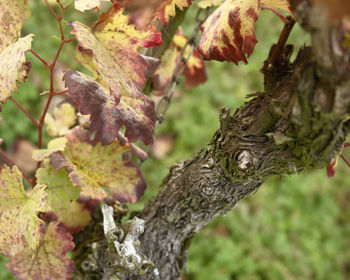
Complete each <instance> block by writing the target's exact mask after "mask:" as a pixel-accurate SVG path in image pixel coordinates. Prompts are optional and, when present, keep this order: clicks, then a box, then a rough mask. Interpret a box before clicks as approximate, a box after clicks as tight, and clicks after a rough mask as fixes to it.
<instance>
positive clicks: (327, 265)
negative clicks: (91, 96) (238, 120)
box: [0, 0, 350, 280]
mask: <svg viewBox="0 0 350 280" xmlns="http://www.w3.org/2000/svg"><path fill="white" fill-rule="evenodd" d="M29 2H30V3H31V8H32V11H33V15H32V17H31V18H30V19H29V20H28V22H27V23H26V24H25V29H24V33H25V34H27V33H35V34H36V36H35V43H34V45H33V49H34V50H35V51H36V52H37V53H39V54H40V55H42V56H43V57H44V58H52V57H53V56H54V54H55V52H56V49H57V47H58V43H59V42H58V40H57V39H55V38H52V35H56V36H57V35H58V29H57V26H56V23H55V21H54V20H53V18H52V17H51V16H50V14H49V12H48V10H47V8H46V7H45V6H43V4H42V2H43V1H39V0H37V1H35V0H32V1H29ZM195 10H196V8H195V7H193V8H191V9H190V10H189V12H188V15H187V18H186V22H185V23H184V25H183V29H184V31H185V33H186V34H187V35H188V36H189V35H190V34H191V30H192V28H193V22H194V14H195V12H196V11H195ZM77 18H78V19H79V20H81V21H83V22H86V23H88V22H91V21H92V20H93V19H94V16H91V15H89V16H88V17H87V16H84V14H82V13H79V12H74V13H73V12H72V13H69V14H68V15H67V20H69V19H77ZM282 28H283V23H282V22H281V21H280V20H279V19H278V18H277V17H276V16H275V15H273V14H272V13H271V12H268V11H263V12H262V13H261V15H260V18H259V20H258V22H257V24H256V35H257V39H258V41H259V43H258V44H257V46H256V48H255V51H254V53H253V55H252V56H251V57H250V58H249V64H248V65H243V64H240V65H239V66H236V65H234V64H229V63H218V62H208V63H206V66H207V72H208V76H209V80H208V82H207V83H206V84H204V85H201V86H199V87H198V88H196V89H193V90H189V91H185V90H184V89H183V86H182V85H181V86H180V87H179V88H178V90H177V92H176V96H175V99H174V101H173V104H172V105H171V108H170V110H169V112H168V115H167V117H166V120H165V122H164V123H163V124H162V125H161V126H160V127H159V129H158V130H157V136H158V138H157V142H156V145H155V150H154V151H153V155H154V157H151V158H150V159H149V160H147V161H146V162H145V163H144V164H143V166H142V169H143V172H144V176H145V177H146V180H147V183H148V190H147V192H146V195H145V196H144V198H143V199H142V200H141V202H140V203H137V204H135V205H131V206H130V208H131V209H132V210H137V209H142V207H143V204H144V203H145V201H147V200H148V199H149V198H150V197H152V196H153V195H155V194H156V192H157V191H158V190H159V186H160V184H161V181H162V178H164V176H165V175H166V174H167V172H168V170H169V168H170V167H171V166H172V165H173V164H174V163H175V162H176V161H178V160H181V159H186V158H189V157H191V156H192V155H193V154H194V153H195V152H197V151H198V150H200V148H201V147H203V146H205V145H206V143H207V142H208V141H209V139H210V138H211V136H212V135H213V134H214V132H215V130H216V129H217V128H218V126H219V122H218V111H219V108H220V107H221V106H231V108H232V111H234V110H235V109H236V108H237V107H239V106H241V105H242V104H243V103H244V101H245V96H246V95H247V94H249V93H252V92H255V91H262V90H263V77H262V75H261V74H260V73H259V69H260V68H261V66H262V63H263V61H264V59H265V58H266V57H267V54H268V52H269V48H270V46H271V45H272V44H273V43H275V42H276V41H277V39H278V35H279V33H280V31H281V30H282ZM68 32H69V31H68V29H67V34H68ZM308 42H309V38H308V37H307V36H306V35H305V34H304V33H303V32H302V31H301V30H300V28H299V27H298V26H296V27H295V28H294V30H293V33H292V34H291V37H290V39H289V43H291V44H294V45H295V49H298V48H299V47H300V46H302V45H303V44H304V43H308ZM72 51H73V46H66V47H65V49H64V51H63V54H62V56H61V60H60V67H61V68H62V69H64V68H67V67H71V68H75V69H77V68H78V69H79V67H78V65H77V63H76V62H74V60H73V59H72V55H71V54H72ZM65 54H66V55H65ZM28 59H29V60H30V61H31V62H32V64H33V67H32V71H31V73H30V75H29V79H28V81H27V82H26V83H25V84H23V85H21V86H20V90H19V94H16V99H17V100H19V101H20V102H21V103H22V104H23V105H24V106H25V107H26V108H28V110H29V111H30V112H31V113H33V115H35V116H36V117H38V114H39V112H40V108H41V106H42V100H43V99H44V98H45V97H42V96H40V95H39V93H40V92H43V91H45V90H46V89H47V88H48V80H47V71H46V70H45V69H44V68H43V67H42V65H41V64H40V63H39V62H38V61H37V60H36V59H34V58H33V56H31V55H30V54H28ZM79 70H81V69H79ZM57 76H58V77H59V73H57ZM58 82H59V81H58ZM2 107H3V108H2V109H3V110H2V112H1V113H0V116H1V117H2V118H3V120H2V121H0V138H3V139H4V147H5V148H7V149H10V148H11V145H12V143H14V141H15V140H16V139H18V137H23V138H26V139H29V140H31V141H32V142H33V143H34V144H35V143H36V138H37V132H36V130H35V129H34V128H33V126H32V125H31V123H30V122H29V121H28V120H27V119H26V117H25V116H24V115H23V113H22V112H20V111H19V110H18V109H17V108H16V107H15V106H14V104H12V103H10V102H7V103H6V104H5V105H4V106H2ZM46 139H47V138H46ZM345 155H348V157H349V158H350V152H347V151H345ZM349 199H350V175H349V170H348V168H347V167H346V166H345V164H344V163H343V162H339V164H338V167H337V173H336V175H335V177H334V178H331V179H330V178H328V177H327V176H326V170H325V169H324V170H315V171H312V172H308V173H307V174H302V175H299V176H292V177H283V178H282V177H272V178H269V179H268V180H267V182H266V183H265V184H264V185H263V186H262V187H261V188H260V189H259V190H258V191H257V192H256V193H255V194H253V195H250V196H249V197H248V198H246V199H244V200H243V201H241V202H240V203H239V204H238V206H237V207H236V208H234V210H233V211H231V212H230V213H228V214H227V215H226V216H224V217H219V218H217V219H215V220H214V221H212V222H211V223H210V224H209V225H208V226H207V227H206V228H204V229H203V230H202V231H201V232H200V233H199V234H198V236H197V237H196V238H195V239H194V241H193V243H192V244H191V246H190V249H189V253H188V266H187V269H186V271H184V276H183V279H186V280H204V279H206V280H258V279H261V280H279V279H287V280H293V279H298V280H303V279H305V280H306V279H317V280H323V279H324V280H326V279H327V280H338V279H339V280H341V279H350V250H349V248H350V224H349V222H348V221H349V220H350V217H349V215H350V205H349V203H348V201H349ZM0 258H1V257H0ZM5 263H6V260H5V259H4V258H2V259H0V279H1V280H5V279H6V280H8V279H13V278H12V277H11V276H10V275H9V273H8V272H7V270H6V268H5Z"/></svg>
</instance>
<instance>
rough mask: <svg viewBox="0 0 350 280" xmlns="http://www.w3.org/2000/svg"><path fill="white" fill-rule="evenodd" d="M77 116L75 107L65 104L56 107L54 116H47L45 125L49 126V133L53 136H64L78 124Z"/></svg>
mask: <svg viewBox="0 0 350 280" xmlns="http://www.w3.org/2000/svg"><path fill="white" fill-rule="evenodd" d="M76 120H77V116H76V114H75V110H74V107H73V106H72V105H70V104H69V103H64V104H62V105H61V106H60V107H56V108H55V109H54V111H53V116H51V115H50V114H47V115H46V117H45V124H46V125H47V128H46V130H47V133H48V134H49V135H50V136H52V137H56V136H64V135H65V134H66V133H67V132H68V131H69V128H70V127H71V126H73V125H74V124H75V123H76Z"/></svg>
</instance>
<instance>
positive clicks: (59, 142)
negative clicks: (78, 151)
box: [32, 137, 67, 161]
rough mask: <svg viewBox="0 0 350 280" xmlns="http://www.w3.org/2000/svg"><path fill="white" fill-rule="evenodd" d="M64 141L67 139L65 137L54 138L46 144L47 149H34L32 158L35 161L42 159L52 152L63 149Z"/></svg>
mask: <svg viewBox="0 0 350 280" xmlns="http://www.w3.org/2000/svg"><path fill="white" fill-rule="evenodd" d="M66 143H67V139H66V138H65V137H59V138H55V139H53V140H51V141H50V142H49V143H48V144H47V149H40V150H34V151H33V155H32V156H33V159H34V160H36V161H43V160H44V159H46V158H48V157H49V156H50V155H51V154H52V153H55V152H58V151H64V149H65V147H66Z"/></svg>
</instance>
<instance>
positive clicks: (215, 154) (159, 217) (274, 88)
mask: <svg viewBox="0 0 350 280" xmlns="http://www.w3.org/2000/svg"><path fill="white" fill-rule="evenodd" d="M297 15H298V21H299V22H300V23H301V24H302V25H303V27H304V28H305V29H306V30H307V31H308V32H310V34H311V36H312V43H313V46H312V47H304V48H302V49H301V50H300V51H299V53H298V56H297V58H296V60H295V61H294V62H293V63H291V62H290V60H289V59H290V55H291V52H292V47H291V46H285V47H284V46H283V45H282V48H281V45H280V46H275V47H274V48H272V51H271V54H270V57H269V58H268V59H267V61H266V62H265V65H264V67H263V70H262V71H263V73H264V75H265V91H264V92H263V93H260V92H257V93H255V94H253V95H251V97H253V99H251V100H250V101H249V102H247V103H246V104H245V105H244V106H242V107H241V108H239V109H238V110H237V111H236V112H235V113H234V114H233V115H231V114H230V111H229V109H228V108H224V109H222V110H221V113H220V128H219V129H218V130H217V132H216V133H215V135H214V136H213V138H212V139H211V141H210V143H209V144H208V146H207V147H206V148H204V149H203V150H202V151H201V152H200V153H199V154H197V155H195V156H194V157H193V158H192V159H190V160H186V161H181V162H180V163H178V164H176V165H175V166H174V167H173V168H171V170H170V173H169V175H168V176H167V178H166V179H165V180H164V183H163V186H162V190H161V191H160V193H159V194H158V195H157V197H156V198H154V199H153V200H152V201H150V202H149V203H148V205H147V206H146V208H145V209H144V211H142V212H141V213H140V214H139V215H138V217H139V218H141V219H143V220H144V221H145V224H144V233H143V234H142V235H141V236H140V239H139V241H140V244H139V245H140V248H141V250H142V252H143V254H144V255H146V256H147V257H148V259H149V260H151V261H152V262H153V263H154V265H155V269H156V270H155V269H148V270H147V272H146V273H145V274H144V275H141V276H133V273H132V272H131V273H129V274H128V273H126V274H123V276H118V277H119V278H118V277H117V276H116V278H114V279H147V280H149V279H162V280H174V279H178V278H179V277H180V274H181V270H182V268H183V267H184V265H185V263H186V250H187V248H188V246H189V244H190V242H191V240H192V238H193V237H194V236H195V235H196V234H197V233H198V231H199V230H200V229H201V228H202V227H203V226H205V225H206V224H207V223H208V222H209V221H210V220H212V219H213V218H214V217H216V216H218V215H222V214H224V213H226V212H227V211H229V210H231V209H232V208H233V207H234V206H235V205H236V203H237V202H238V201H239V200H240V199H242V198H243V197H245V196H246V195H248V194H249V193H251V192H252V191H254V190H256V189H257V188H258V187H260V185H261V184H262V183H263V182H264V180H265V178H266V177H267V176H269V175H275V174H277V175H283V174H294V173H299V172H301V171H303V170H305V169H310V168H315V167H317V168H320V167H325V166H327V165H328V164H329V163H330V161H331V160H332V159H333V158H335V157H336V156H337V155H338V154H339V153H340V151H341V149H342V146H343V142H344V140H345V137H346V135H347V132H348V130H349V121H347V116H348V114H349V113H350V79H349V78H350V71H349V70H350V59H349V57H350V52H349V49H344V48H342V47H341V39H340V37H339V36H341V31H340V27H339V26H337V25H328V23H327V20H326V19H325V14H324V12H323V11H322V10H319V9H318V8H316V7H315V8H310V6H309V4H308V1H301V3H300V5H299V7H298V11H297ZM282 39H283V38H282ZM276 52H278V59H277V60H275V58H276V57H275V56H276ZM99 257H101V258H102V259H103V260H105V259H108V256H106V255H104V254H103V253H102V254H100V255H99ZM101 263H103V264H102V265H101V266H102V268H101V271H102V272H103V271H105V272H106V271H109V273H110V263H109V262H103V261H102V262H101ZM109 275H110V274H109ZM105 277H106V275H105ZM109 277H110V276H109ZM105 279H112V278H111V277H110V278H105Z"/></svg>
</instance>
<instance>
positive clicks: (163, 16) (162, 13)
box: [156, 0, 192, 25]
mask: <svg viewBox="0 0 350 280" xmlns="http://www.w3.org/2000/svg"><path fill="white" fill-rule="evenodd" d="M191 4H192V0H165V1H164V2H163V5H162V6H161V7H160V9H159V10H158V14H157V15H156V17H157V18H159V19H160V21H161V22H162V23H163V24H164V25H167V24H168V23H169V20H170V18H171V17H175V15H176V8H178V9H179V10H181V11H183V10H184V9H185V8H187V7H189V6H191Z"/></svg>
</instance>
